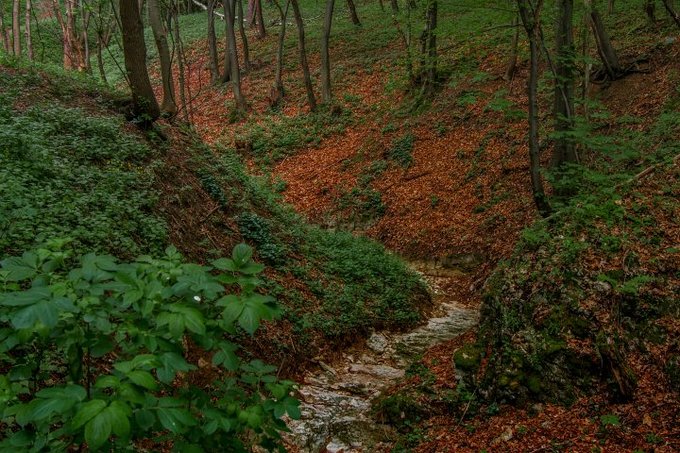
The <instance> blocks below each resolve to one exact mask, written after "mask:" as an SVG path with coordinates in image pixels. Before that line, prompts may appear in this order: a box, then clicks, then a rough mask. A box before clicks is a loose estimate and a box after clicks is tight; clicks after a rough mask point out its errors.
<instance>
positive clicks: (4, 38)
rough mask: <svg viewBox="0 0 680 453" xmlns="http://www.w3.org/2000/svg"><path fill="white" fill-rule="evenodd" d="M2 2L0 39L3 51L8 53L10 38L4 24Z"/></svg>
mask: <svg viewBox="0 0 680 453" xmlns="http://www.w3.org/2000/svg"><path fill="white" fill-rule="evenodd" d="M4 6H5V5H4V2H3V3H2V6H1V7H0V35H2V36H0V39H2V48H3V49H4V50H5V52H7V53H10V52H11V51H12V50H11V49H12V45H11V38H10V37H9V33H8V31H7V26H6V25H5V14H4V10H5V8H4Z"/></svg>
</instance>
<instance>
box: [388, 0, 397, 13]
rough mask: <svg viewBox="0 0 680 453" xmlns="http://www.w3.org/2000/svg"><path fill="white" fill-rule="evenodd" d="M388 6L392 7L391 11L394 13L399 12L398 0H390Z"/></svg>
mask: <svg viewBox="0 0 680 453" xmlns="http://www.w3.org/2000/svg"><path fill="white" fill-rule="evenodd" d="M390 6H391V7H392V12H393V13H394V14H397V13H399V2H398V0H390Z"/></svg>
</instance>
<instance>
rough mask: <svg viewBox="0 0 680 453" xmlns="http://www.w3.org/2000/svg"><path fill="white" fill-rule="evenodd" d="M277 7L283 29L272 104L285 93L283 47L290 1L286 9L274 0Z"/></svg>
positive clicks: (279, 100) (277, 101) (280, 36)
mask: <svg viewBox="0 0 680 453" xmlns="http://www.w3.org/2000/svg"><path fill="white" fill-rule="evenodd" d="M272 1H273V3H274V6H276V9H278V10H279V17H280V18H281V30H279V43H278V47H277V49H276V74H275V76H274V90H273V93H272V96H271V98H272V99H271V104H272V105H273V106H274V105H277V104H278V103H279V102H281V99H283V97H284V95H285V90H284V88H283V77H282V73H283V47H284V44H285V40H286V20H287V17H288V7H289V6H290V1H287V2H286V9H285V10H284V9H283V8H282V7H281V4H280V3H279V0H272Z"/></svg>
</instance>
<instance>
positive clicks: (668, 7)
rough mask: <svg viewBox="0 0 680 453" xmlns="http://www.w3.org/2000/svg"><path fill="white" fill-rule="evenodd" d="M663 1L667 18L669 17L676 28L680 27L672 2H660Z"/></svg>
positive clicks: (678, 16) (671, 0) (666, 0)
mask: <svg viewBox="0 0 680 453" xmlns="http://www.w3.org/2000/svg"><path fill="white" fill-rule="evenodd" d="M662 1H663V6H664V8H666V12H667V13H668V15H669V16H671V19H673V21H674V22H675V23H676V25H677V26H678V27H680V13H679V12H678V11H677V10H676V9H675V7H674V6H673V0H662Z"/></svg>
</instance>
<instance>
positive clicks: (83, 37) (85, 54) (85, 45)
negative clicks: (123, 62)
mask: <svg viewBox="0 0 680 453" xmlns="http://www.w3.org/2000/svg"><path fill="white" fill-rule="evenodd" d="M78 7H79V9H80V18H81V20H82V24H83V29H82V32H81V33H80V35H79V36H78V40H79V42H80V49H81V50H82V54H81V62H80V63H81V67H80V69H81V71H85V72H87V73H88V74H91V73H92V66H91V65H90V37H89V29H90V10H89V8H85V4H84V0H78Z"/></svg>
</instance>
